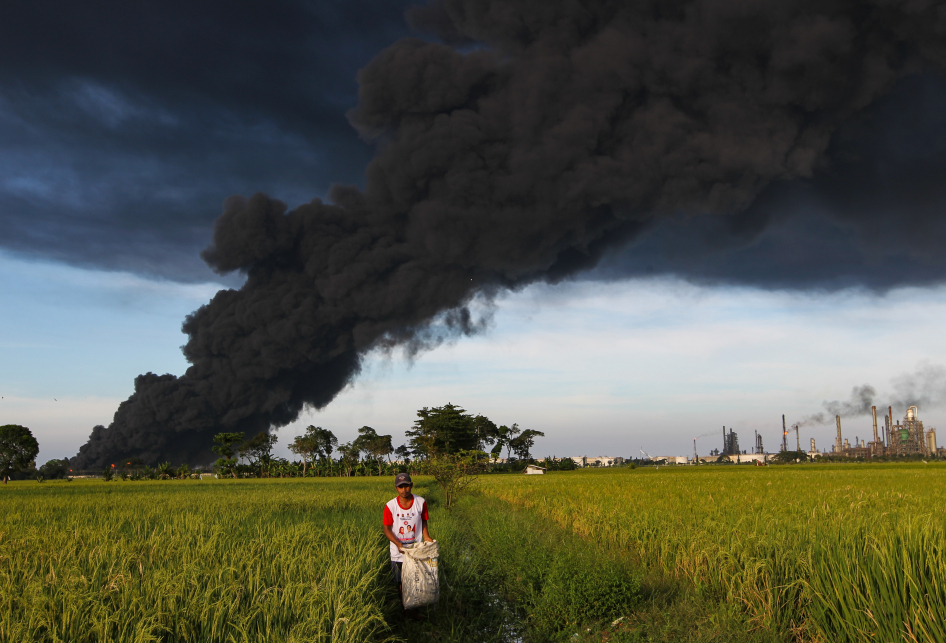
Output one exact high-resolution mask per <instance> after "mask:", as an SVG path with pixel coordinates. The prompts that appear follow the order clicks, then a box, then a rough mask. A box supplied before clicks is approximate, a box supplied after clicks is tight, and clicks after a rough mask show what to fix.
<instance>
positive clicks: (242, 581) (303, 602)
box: [0, 479, 391, 643]
mask: <svg viewBox="0 0 946 643" xmlns="http://www.w3.org/2000/svg"><path fill="white" fill-rule="evenodd" d="M339 482H340V483H341V484H339ZM381 482H382V481H380V480H378V479H374V480H370V479H366V480H359V481H340V480H331V479H328V480H318V479H306V480H303V479H286V480H254V481H233V480H227V481H213V482H210V481H194V482H184V483H180V484H175V485H168V484H166V483H164V484H162V483H160V482H153V483H148V482H143V483H140V484H138V485H120V486H115V485H101V484H100V483H99V484H98V485H96V484H94V483H89V482H85V483H83V482H75V483H73V484H70V485H68V486H67V485H56V484H45V485H42V486H40V485H37V484H35V483H28V484H20V485H11V486H10V487H9V488H8V489H5V490H4V492H3V493H2V495H0V587H2V588H3V591H2V592H0V642H2V643H7V642H10V643H13V642H20V641H69V642H85V641H89V642H91V641H103V642H104V641H167V642H170V641H181V642H184V641H187V642H190V641H195V642H196V641H325V642H328V641H333V642H336V641H352V642H354V641H373V640H374V641H380V640H385V639H386V638H388V635H387V634H386V632H387V630H388V627H387V624H386V622H385V620H384V616H383V595H384V592H385V590H386V589H387V584H386V582H385V581H387V578H386V577H383V576H382V574H381V572H382V570H383V569H384V558H385V557H386V554H387V552H386V549H385V548H383V547H382V546H381V537H380V529H379V528H378V524H379V523H380V511H381V510H380V507H381V506H382V504H383V502H384V501H385V500H387V499H388V496H390V495H391V493H390V490H389V489H387V486H388V485H385V484H381ZM384 482H388V483H389V482H390V481H388V480H386V481H384Z"/></svg>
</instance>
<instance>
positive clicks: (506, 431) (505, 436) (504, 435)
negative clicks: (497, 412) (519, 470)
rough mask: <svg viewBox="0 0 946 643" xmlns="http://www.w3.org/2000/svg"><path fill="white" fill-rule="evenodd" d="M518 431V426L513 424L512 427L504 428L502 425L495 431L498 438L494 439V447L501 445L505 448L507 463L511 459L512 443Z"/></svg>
mask: <svg viewBox="0 0 946 643" xmlns="http://www.w3.org/2000/svg"><path fill="white" fill-rule="evenodd" d="M519 431H520V429H519V425H518V424H513V425H512V426H506V425H505V424H504V425H502V426H501V427H499V429H497V434H498V437H497V438H496V446H500V445H502V446H504V447H506V460H507V461H508V460H509V459H510V458H511V457H512V441H513V440H515V439H516V436H517V435H519Z"/></svg>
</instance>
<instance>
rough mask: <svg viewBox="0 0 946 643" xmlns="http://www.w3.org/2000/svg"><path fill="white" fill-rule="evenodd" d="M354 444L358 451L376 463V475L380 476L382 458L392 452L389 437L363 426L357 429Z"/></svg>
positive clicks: (392, 446)
mask: <svg viewBox="0 0 946 643" xmlns="http://www.w3.org/2000/svg"><path fill="white" fill-rule="evenodd" d="M354 444H355V446H356V447H357V448H358V449H359V450H360V451H364V452H365V453H366V454H368V455H369V456H371V457H372V458H373V459H374V460H375V461H376V462H377V465H378V475H379V476H380V475H381V470H382V467H383V465H384V460H383V458H384V456H387V455H391V454H392V453H393V452H394V445H393V444H392V443H391V436H390V435H378V432H377V431H375V430H374V429H373V428H371V427H370V426H363V427H361V428H360V429H358V437H357V438H356V439H355V442H354Z"/></svg>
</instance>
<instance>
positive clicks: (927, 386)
mask: <svg viewBox="0 0 946 643" xmlns="http://www.w3.org/2000/svg"><path fill="white" fill-rule="evenodd" d="M891 382H892V384H893V391H891V392H889V393H886V394H884V395H882V396H878V395H877V390H876V389H875V388H874V387H873V386H871V385H870V384H863V385H861V386H855V387H854V388H853V389H851V396H850V397H849V398H848V399H847V400H832V401H827V400H825V401H824V402H823V403H822V406H823V407H824V409H825V412H823V413H820V412H819V413H813V414H811V415H808V416H806V417H805V418H804V419H802V420H801V421H799V422H798V426H807V425H811V424H834V421H835V420H834V418H835V416H836V415H840V416H841V417H857V416H861V415H869V414H870V412H871V406H876V407H877V409H878V411H877V413H878V414H879V415H884V414H885V413H886V411H885V409H886V408H887V407H888V406H890V407H892V408H893V410H894V413H895V414H897V413H900V412H902V411H904V410H905V409H906V408H908V407H910V406H916V407H918V408H919V409H925V408H930V407H942V406H943V405H946V368H944V367H942V366H939V365H936V364H930V363H928V362H921V363H920V364H918V365H917V367H916V369H914V371H913V372H912V373H901V374H900V375H898V376H896V377H894V378H893V379H892V380H891Z"/></svg>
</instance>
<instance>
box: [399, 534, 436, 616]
mask: <svg viewBox="0 0 946 643" xmlns="http://www.w3.org/2000/svg"><path fill="white" fill-rule="evenodd" d="M439 557H440V545H438V544H437V541H436V540H435V541H434V542H432V543H417V544H415V545H414V546H413V547H404V564H403V566H402V567H401V598H402V600H403V602H404V609H412V608H414V607H423V606H424V605H432V604H433V603H436V602H437V599H439V598H440V577H439V576H438V575H437V559H438V558H439Z"/></svg>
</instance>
